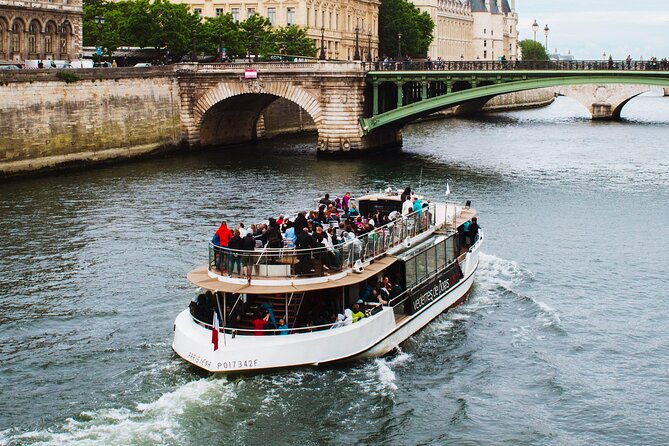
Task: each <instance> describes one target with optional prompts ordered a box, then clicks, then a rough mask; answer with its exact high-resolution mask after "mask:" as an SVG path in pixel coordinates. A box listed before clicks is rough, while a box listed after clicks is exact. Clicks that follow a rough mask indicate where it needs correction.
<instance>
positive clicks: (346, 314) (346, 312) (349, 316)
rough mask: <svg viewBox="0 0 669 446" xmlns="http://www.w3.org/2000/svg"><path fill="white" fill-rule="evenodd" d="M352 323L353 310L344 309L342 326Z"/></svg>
mask: <svg viewBox="0 0 669 446" xmlns="http://www.w3.org/2000/svg"><path fill="white" fill-rule="evenodd" d="M352 323H353V312H352V311H351V309H350V308H347V309H345V310H344V321H343V324H344V326H347V325H351V324H352Z"/></svg>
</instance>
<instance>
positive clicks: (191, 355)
mask: <svg viewBox="0 0 669 446" xmlns="http://www.w3.org/2000/svg"><path fill="white" fill-rule="evenodd" d="M188 359H189V360H191V361H192V362H193V363H194V364H197V365H200V366H202V367H211V361H210V360H208V359H206V358H203V357H202V356H200V355H197V354H195V353H193V352H188Z"/></svg>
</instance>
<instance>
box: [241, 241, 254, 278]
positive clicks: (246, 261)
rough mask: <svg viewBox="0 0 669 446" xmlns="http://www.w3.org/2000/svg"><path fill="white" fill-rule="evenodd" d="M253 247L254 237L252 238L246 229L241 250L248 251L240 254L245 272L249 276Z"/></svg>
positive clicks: (252, 259)
mask: <svg viewBox="0 0 669 446" xmlns="http://www.w3.org/2000/svg"><path fill="white" fill-rule="evenodd" d="M254 249H256V239H255V238H253V234H252V233H251V231H248V232H247V233H246V235H245V236H244V238H242V251H248V252H245V253H243V254H242V255H243V257H242V265H243V266H244V268H245V270H246V272H245V274H246V275H247V276H248V277H249V278H250V277H251V266H252V265H253V262H254V261H255V260H254V258H253V254H252V253H253V250H254Z"/></svg>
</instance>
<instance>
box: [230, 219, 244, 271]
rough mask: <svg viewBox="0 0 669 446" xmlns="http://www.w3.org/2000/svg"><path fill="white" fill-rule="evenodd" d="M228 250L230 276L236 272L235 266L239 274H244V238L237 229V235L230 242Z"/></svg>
mask: <svg viewBox="0 0 669 446" xmlns="http://www.w3.org/2000/svg"><path fill="white" fill-rule="evenodd" d="M228 249H229V250H230V256H229V259H230V267H229V268H228V272H229V274H232V273H233V272H234V268H235V266H237V274H241V273H242V263H241V262H242V254H241V252H239V251H241V249H242V238H241V237H240V235H239V229H235V235H233V236H232V238H231V239H230V242H229V243H228Z"/></svg>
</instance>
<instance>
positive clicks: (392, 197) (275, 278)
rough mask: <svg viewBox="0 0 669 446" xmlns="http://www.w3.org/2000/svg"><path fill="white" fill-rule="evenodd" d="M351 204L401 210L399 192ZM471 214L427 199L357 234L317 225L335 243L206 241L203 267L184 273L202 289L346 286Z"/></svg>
mask: <svg viewBox="0 0 669 446" xmlns="http://www.w3.org/2000/svg"><path fill="white" fill-rule="evenodd" d="M357 202H358V205H359V207H360V210H361V211H362V210H365V211H366V212H365V215H369V210H375V212H379V210H381V212H387V213H390V212H392V211H393V210H398V209H399V210H401V201H400V195H399V193H398V194H395V193H379V194H371V195H365V196H363V197H360V198H359V199H358V200H357ZM393 206H394V207H393ZM398 213H399V212H398ZM386 215H387V214H386ZM396 215H397V214H396ZM475 215H476V211H475V210H474V209H472V208H469V207H467V206H464V205H462V204H459V203H429V204H428V205H427V206H426V207H424V208H422V209H421V210H420V211H417V212H412V213H410V214H408V215H404V216H397V218H395V219H394V220H392V221H390V222H388V223H386V224H384V225H382V226H379V227H372V228H371V229H370V228H367V231H366V232H364V233H362V234H359V235H357V236H353V235H352V234H346V233H345V232H346V231H344V229H343V228H342V227H340V226H344V227H345V225H340V224H338V223H322V227H323V228H324V229H329V228H332V229H333V232H335V233H336V234H337V236H338V240H339V241H338V242H337V243H336V244H331V243H324V244H323V246H319V247H316V248H309V249H300V248H296V247H294V246H291V245H292V244H291V243H290V242H286V243H284V247H282V248H269V247H268V246H261V247H257V248H255V249H254V250H234V249H229V248H227V247H220V246H216V245H214V244H213V243H211V242H210V243H209V262H208V265H207V266H205V267H201V268H198V269H196V270H194V271H192V272H191V273H189V274H188V279H189V280H190V281H191V282H192V283H193V284H195V285H197V286H199V287H202V288H204V289H208V290H213V291H222V292H231V293H241V292H243V293H249V294H260V293H272V292H276V293H280V292H297V291H308V290H313V289H325V288H332V287H339V286H346V285H350V284H353V283H359V282H362V281H364V280H366V278H368V277H371V276H373V275H374V274H378V273H379V271H380V270H383V269H384V268H385V267H387V266H389V265H390V264H392V263H393V262H395V261H396V258H395V257H394V256H395V255H397V254H399V253H400V252H402V251H404V250H406V249H408V247H409V246H412V245H415V244H416V243H420V242H421V241H422V240H425V239H427V238H428V237H429V236H430V235H431V234H433V233H434V232H435V231H437V230H440V231H443V230H446V231H455V230H457V228H458V227H459V226H462V225H463V224H464V222H465V221H467V220H470V219H471V218H472V217H473V216H475ZM379 268H380V269H379ZM235 270H236V271H235Z"/></svg>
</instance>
